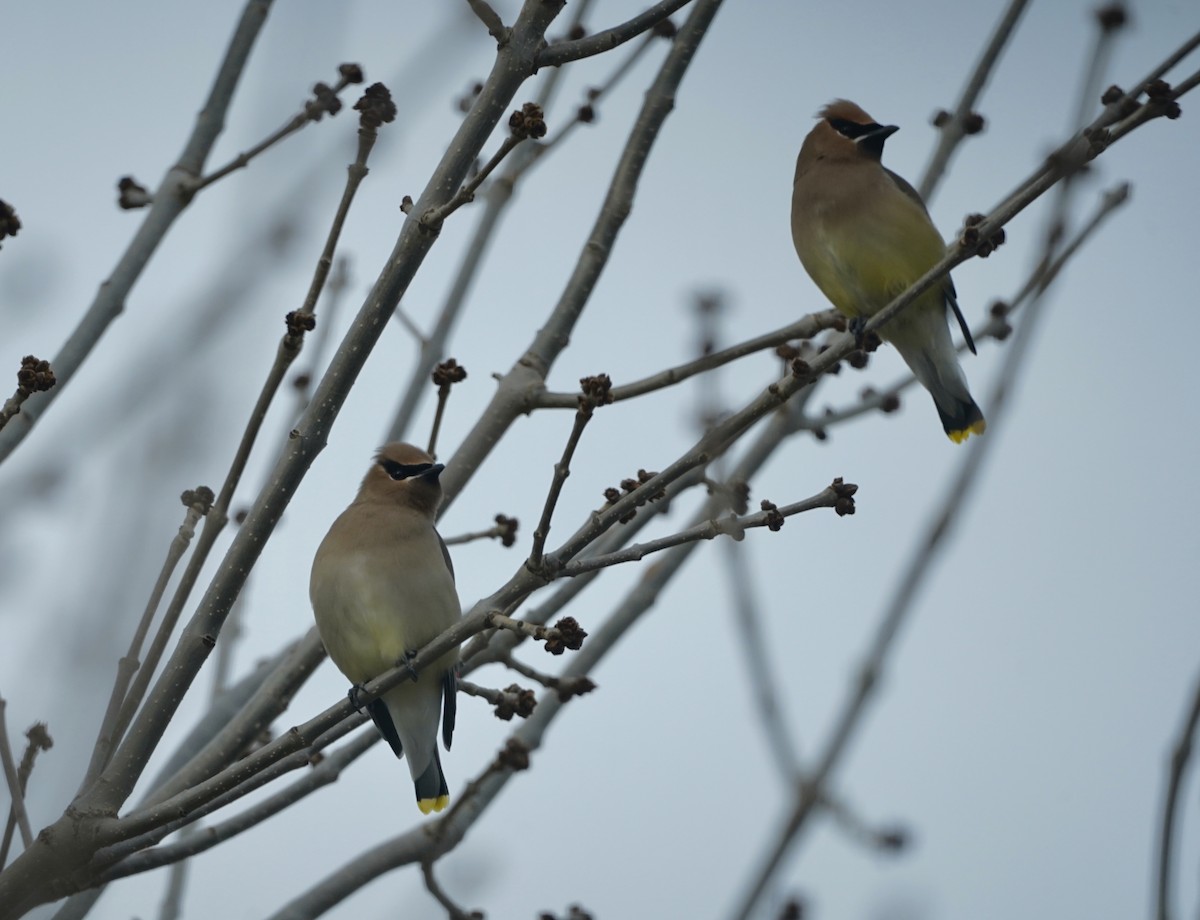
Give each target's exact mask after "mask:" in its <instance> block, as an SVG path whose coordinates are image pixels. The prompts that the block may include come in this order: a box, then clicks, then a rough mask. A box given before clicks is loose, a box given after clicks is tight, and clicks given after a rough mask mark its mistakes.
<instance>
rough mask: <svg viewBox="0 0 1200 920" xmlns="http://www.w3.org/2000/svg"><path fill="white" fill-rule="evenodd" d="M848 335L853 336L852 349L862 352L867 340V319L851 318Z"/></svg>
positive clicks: (863, 317)
mask: <svg viewBox="0 0 1200 920" xmlns="http://www.w3.org/2000/svg"><path fill="white" fill-rule="evenodd" d="M850 334H851V335H853V336H854V347H855V348H857V349H858V350H859V351H862V350H863V345H864V344H865V342H866V339H867V318H866V317H865V316H854V317H851V319H850Z"/></svg>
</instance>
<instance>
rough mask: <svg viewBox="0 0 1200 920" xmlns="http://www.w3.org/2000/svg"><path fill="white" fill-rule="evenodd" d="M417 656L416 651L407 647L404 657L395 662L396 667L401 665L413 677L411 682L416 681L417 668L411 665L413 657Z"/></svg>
mask: <svg viewBox="0 0 1200 920" xmlns="http://www.w3.org/2000/svg"><path fill="white" fill-rule="evenodd" d="M416 657H417V653H416V652H414V651H413V650H412V649H409V650H408V651H407V652H405V653H404V657H403V658H401V659H400V660H399V661H397V662H396V667H401V666H403V667H404V668H405V669H406V670H407V671H408V676H409V677H411V678H412V679H413V683H416V682H417V669H416V668H414V667H413V664H412V663H413V659H414V658H416Z"/></svg>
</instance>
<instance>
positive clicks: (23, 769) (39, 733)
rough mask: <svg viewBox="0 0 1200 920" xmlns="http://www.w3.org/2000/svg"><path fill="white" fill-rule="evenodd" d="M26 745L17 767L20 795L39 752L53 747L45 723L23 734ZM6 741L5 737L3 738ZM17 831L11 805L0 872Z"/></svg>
mask: <svg viewBox="0 0 1200 920" xmlns="http://www.w3.org/2000/svg"><path fill="white" fill-rule="evenodd" d="M25 738H26V739H27V740H26V744H25V753H24V754H22V755H21V763H20V764H18V766H17V783H18V784H19V785H20V787H21V795H22V796H23V795H24V794H25V791H26V790H27V789H28V788H29V777H30V776H32V775H33V764H34V762H35V761H36V760H37V755H38V753H39V752H41V751H48V750H50V748H52V747H54V741H53V739H52V738H51V737H50V733H49V732H48V731H46V723H44V722H35V723H33V725H32V726H30V728H29V730H28V731H27V732H25ZM4 740H5V741H7V735H6V736H5V739H4ZM16 829H17V809H16V804H15V803H11V804H10V805H9V806H8V820H7V821H6V822H5V824H4V839H3V840H2V841H0V870H3V869H4V867H5V866H6V865H8V853H9V849H10V848H11V847H12V841H13V835H14V834H15V833H16Z"/></svg>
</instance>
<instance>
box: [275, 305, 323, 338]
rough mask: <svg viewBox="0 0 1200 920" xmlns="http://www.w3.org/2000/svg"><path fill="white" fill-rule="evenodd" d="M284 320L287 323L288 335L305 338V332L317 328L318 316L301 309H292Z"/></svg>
mask: <svg viewBox="0 0 1200 920" xmlns="http://www.w3.org/2000/svg"><path fill="white" fill-rule="evenodd" d="M283 321H284V323H286V324H287V331H288V335H290V336H291V337H292V338H296V339H299V338H303V337H304V333H306V332H312V331H313V330H314V329H316V328H317V318H316V317H315V316H313V315H312V314H311V313H304V312H302V311H300V310H290V311H289V312H288V315H287V316H285V317H284V318H283Z"/></svg>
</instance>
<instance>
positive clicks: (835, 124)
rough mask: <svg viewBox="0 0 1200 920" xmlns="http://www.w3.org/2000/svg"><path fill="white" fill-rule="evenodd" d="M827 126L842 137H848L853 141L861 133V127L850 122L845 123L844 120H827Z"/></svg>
mask: <svg viewBox="0 0 1200 920" xmlns="http://www.w3.org/2000/svg"><path fill="white" fill-rule="evenodd" d="M829 126H830V127H831V128H833V130H834V131H836V132H837V133H838V134H840V135H842V136H843V137H848V138H850V139H851V140H853V139H854V138H855V137H857V136H858V135H859V134H861V133H862V127H863V126H862V125H856V124H855V123H854V122H852V121H847V120H846V119H844V118H831V119H829Z"/></svg>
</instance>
